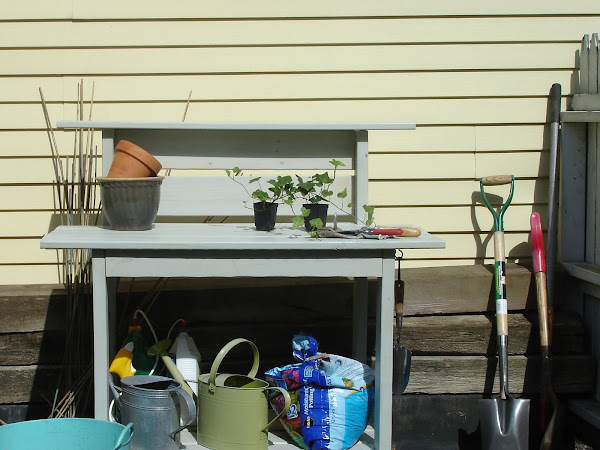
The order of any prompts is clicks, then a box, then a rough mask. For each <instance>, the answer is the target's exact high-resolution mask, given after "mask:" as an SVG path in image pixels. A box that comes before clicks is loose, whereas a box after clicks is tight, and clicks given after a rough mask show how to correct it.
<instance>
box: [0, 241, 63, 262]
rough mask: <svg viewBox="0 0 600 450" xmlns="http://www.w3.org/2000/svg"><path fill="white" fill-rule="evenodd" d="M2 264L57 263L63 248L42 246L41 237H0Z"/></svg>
mask: <svg viewBox="0 0 600 450" xmlns="http://www.w3.org/2000/svg"><path fill="white" fill-rule="evenodd" d="M0 250H1V251H0V264H34V263H35V264H55V263H57V262H59V263H60V262H62V252H63V251H62V250H47V249H41V248H40V239H38V238H33V239H10V238H8V239H0Z"/></svg>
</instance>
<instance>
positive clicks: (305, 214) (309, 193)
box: [293, 159, 345, 231]
mask: <svg viewBox="0 0 600 450" xmlns="http://www.w3.org/2000/svg"><path fill="white" fill-rule="evenodd" d="M329 162H330V163H331V164H332V165H333V176H330V175H329V172H324V173H316V174H314V175H312V176H311V177H310V178H308V179H306V180H304V179H303V178H302V177H300V176H299V175H296V178H297V179H298V183H297V193H298V195H299V196H300V197H301V198H302V199H303V200H304V204H303V205H302V208H301V213H302V218H294V220H293V221H294V226H295V227H299V226H301V224H302V222H304V227H305V229H306V231H311V230H314V229H315V228H321V227H324V226H325V225H326V224H327V211H328V210H329V203H330V202H331V200H330V199H331V196H332V195H333V191H332V190H331V185H332V184H333V182H334V181H335V176H336V174H337V168H338V167H341V166H345V164H344V163H343V162H342V161H338V160H337V159H332V160H331V161H329ZM344 191H345V189H344ZM338 196H339V195H338Z"/></svg>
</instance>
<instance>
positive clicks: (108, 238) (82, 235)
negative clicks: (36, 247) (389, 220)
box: [41, 223, 445, 250]
mask: <svg viewBox="0 0 600 450" xmlns="http://www.w3.org/2000/svg"><path fill="white" fill-rule="evenodd" d="M345 228H350V227H348V226H347V225H346V227H345ZM356 228H358V227H356ZM41 245H42V248H60V249H62V248H89V249H103V250H109V249H110V250H117V249H129V250H382V249H398V248H405V249H409V248H444V245H445V243H444V241H443V240H442V239H439V238H436V237H434V236H431V235H430V234H429V233H427V232H426V231H422V232H421V235H420V236H418V237H401V236H399V237H394V238H388V239H358V238H357V239H342V238H324V239H316V238H312V237H311V236H310V235H309V234H308V233H307V232H306V231H304V230H303V229H296V230H294V229H293V228H292V226H291V225H280V224H278V225H277V227H276V228H275V229H274V230H273V231H256V229H255V227H254V225H253V224H210V223H202V224H194V223H189V224H185V223H157V224H154V226H153V228H152V229H151V230H146V231H115V230H110V229H107V228H102V227H94V226H59V227H57V228H56V229H55V230H54V231H52V232H51V233H50V234H48V235H46V236H44V238H42V243H41Z"/></svg>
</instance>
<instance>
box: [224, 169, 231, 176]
mask: <svg viewBox="0 0 600 450" xmlns="http://www.w3.org/2000/svg"><path fill="white" fill-rule="evenodd" d="M225 173H226V174H227V176H228V177H230V176H231V170H229V169H225Z"/></svg>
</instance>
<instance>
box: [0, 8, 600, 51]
mask: <svg viewBox="0 0 600 450" xmlns="http://www.w3.org/2000/svg"><path fill="white" fill-rule="evenodd" d="M597 24H598V20H597V18H595V17H592V16H588V17H552V16H545V17H457V18H454V19H453V20H447V19H446V18H405V17H402V18H386V19H380V18H369V19H362V18H358V19H341V20H340V19H336V18H332V19H328V20H321V19H317V20H310V19H303V20H275V19H273V20H217V21H210V20H202V21H193V20H192V21H164V20H161V21H119V22H112V21H110V22H109V21H107V22H102V21H94V22H83V21H77V22H66V21H65V22H63V21H56V22H30V23H27V22H26V23H19V22H14V23H6V24H3V26H2V28H1V29H0V39H1V40H2V45H3V46H5V47H13V48H27V47H71V46H73V45H75V46H82V47H137V46H142V47H149V46H189V45H194V46H223V45H229V46H232V45H238V46H239V45H242V46H255V45H256V46H258V45H298V44H301V45H315V44H349V43H350V44H354V43H361V44H381V43H383V44H387V43H435V44H444V43H455V42H482V41H485V42H528V41H529V42H544V41H551V42H555V41H571V42H574V43H575V42H578V41H579V40H580V39H581V34H582V32H583V31H585V30H593V29H594V27H595V26H597ZM548 29H552V30H554V31H553V32H552V33H548Z"/></svg>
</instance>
